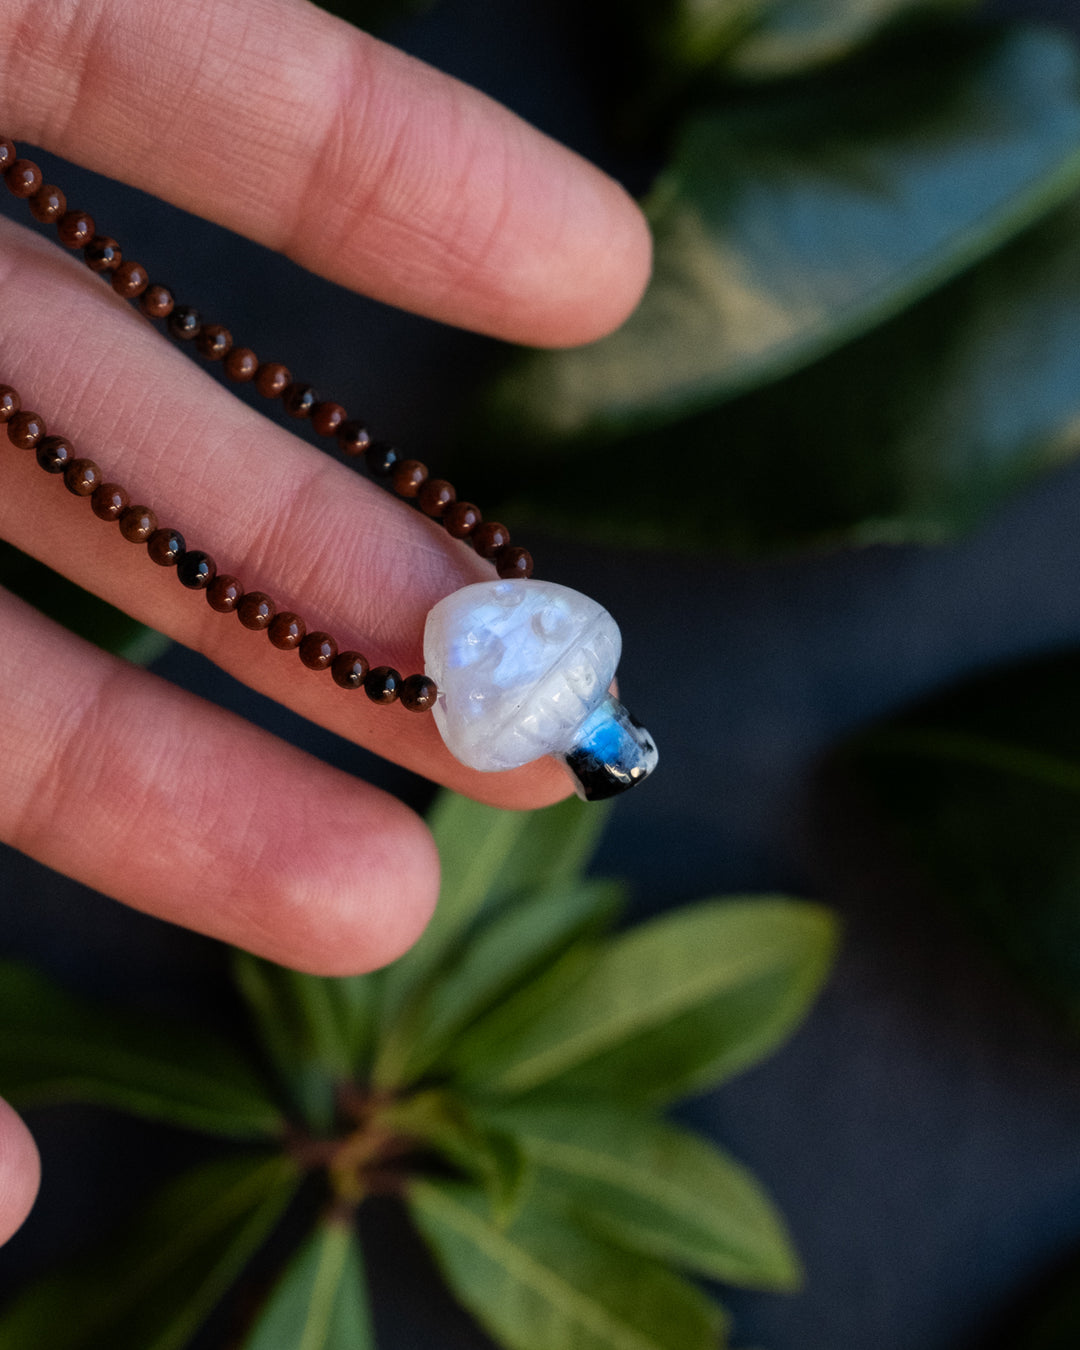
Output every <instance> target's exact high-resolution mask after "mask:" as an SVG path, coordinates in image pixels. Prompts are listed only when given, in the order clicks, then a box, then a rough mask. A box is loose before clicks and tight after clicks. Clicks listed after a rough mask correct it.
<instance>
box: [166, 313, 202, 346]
mask: <svg viewBox="0 0 1080 1350" xmlns="http://www.w3.org/2000/svg"><path fill="white" fill-rule="evenodd" d="M169 332H170V333H171V334H172V335H173V337H174V338H179V339H180V341H181V342H190V341H191V339H192V338H197V337H198V336H199V334H200V333H201V332H202V315H201V314H200V313H199V311H198V310H197V309H195V308H194V307H193V306H192V305H177V306H176V308H175V309H174V310H173V312H172V313H171V314H170V315H169Z"/></svg>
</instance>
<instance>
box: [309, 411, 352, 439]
mask: <svg viewBox="0 0 1080 1350" xmlns="http://www.w3.org/2000/svg"><path fill="white" fill-rule="evenodd" d="M344 421H345V409H344V408H343V407H342V406H341V404H340V403H316V404H315V406H314V408H312V410H311V425H312V426H313V427H314V428H315V431H316V434H317V435H319V436H333V435H335V434H336V432H337V429H338V427H340V426H341V424H342V422H344Z"/></svg>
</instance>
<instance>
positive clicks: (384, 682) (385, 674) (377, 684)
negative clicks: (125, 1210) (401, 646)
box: [364, 666, 402, 703]
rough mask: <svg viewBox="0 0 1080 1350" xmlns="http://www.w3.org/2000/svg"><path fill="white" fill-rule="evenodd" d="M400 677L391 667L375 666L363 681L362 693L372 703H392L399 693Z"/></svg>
mask: <svg viewBox="0 0 1080 1350" xmlns="http://www.w3.org/2000/svg"><path fill="white" fill-rule="evenodd" d="M401 683H402V681H401V676H400V674H399V673H398V672H397V671H396V670H395V669H394V667H393V666H376V667H375V669H374V670H372V671H369V672H368V677H367V679H366V680H365V681H364V693H365V694H367V696H368V698H369V699H371V701H372V703H393V702H394V701H395V699H396V698H397V696H398V694H399V693H400V692H401Z"/></svg>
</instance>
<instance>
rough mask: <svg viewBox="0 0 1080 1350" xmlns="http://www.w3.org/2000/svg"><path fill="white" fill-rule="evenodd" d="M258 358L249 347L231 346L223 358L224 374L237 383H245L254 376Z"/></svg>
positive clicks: (257, 366) (257, 367)
mask: <svg viewBox="0 0 1080 1350" xmlns="http://www.w3.org/2000/svg"><path fill="white" fill-rule="evenodd" d="M258 369H259V358H258V357H257V356H256V355H255V353H254V352H253V351H252V350H251V348H250V347H233V348H232V350H231V351H230V352H229V354H228V356H226V358H225V374H226V375H228V377H229V379H230V380H235V381H236V383H237V384H246V383H247V382H248V380H253V379H254V378H255V372H256V371H257V370H258Z"/></svg>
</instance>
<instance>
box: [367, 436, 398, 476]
mask: <svg viewBox="0 0 1080 1350" xmlns="http://www.w3.org/2000/svg"><path fill="white" fill-rule="evenodd" d="M400 462H401V456H400V455H399V454H398V452H397V450H396V449H395V447H394V446H392V445H390V444H389V442H387V441H372V442H371V444H370V445H369V446H368V448H367V450H365V452H364V468H365V469H367V471H368V473H369V474H371V476H372V478H389V477H390V475H391V474H392V473H393V472H394V469H395V467H396V466H397V465H398V464H399V463H400Z"/></svg>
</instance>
